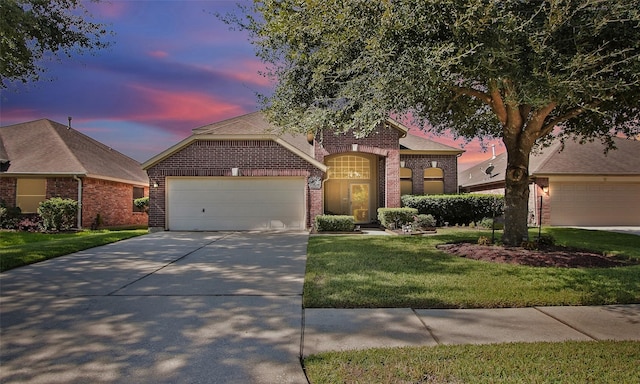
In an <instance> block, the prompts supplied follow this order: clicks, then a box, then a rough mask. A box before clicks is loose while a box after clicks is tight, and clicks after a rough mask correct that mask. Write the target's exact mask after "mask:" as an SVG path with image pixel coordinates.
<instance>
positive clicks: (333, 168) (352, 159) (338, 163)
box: [327, 155, 371, 180]
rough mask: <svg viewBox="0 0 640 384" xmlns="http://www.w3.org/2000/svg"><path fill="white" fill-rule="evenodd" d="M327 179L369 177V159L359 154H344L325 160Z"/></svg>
mask: <svg viewBox="0 0 640 384" xmlns="http://www.w3.org/2000/svg"><path fill="white" fill-rule="evenodd" d="M327 165H328V166H329V170H328V171H327V176H328V177H329V179H367V180H368V179H370V178H371V165H370V163H369V159H367V158H365V157H360V156H353V155H345V156H337V157H334V158H332V159H329V160H327Z"/></svg>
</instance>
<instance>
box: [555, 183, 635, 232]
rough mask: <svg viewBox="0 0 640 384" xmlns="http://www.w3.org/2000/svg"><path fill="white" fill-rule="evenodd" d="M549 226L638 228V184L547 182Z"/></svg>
mask: <svg viewBox="0 0 640 384" xmlns="http://www.w3.org/2000/svg"><path fill="white" fill-rule="evenodd" d="M549 189H550V194H551V195H550V196H551V224H552V225H585V226H589V225H592V226H594V225H595V226H598V225H640V183H617V182H615V183H614V182H610V183H607V182H553V181H552V182H551V184H550V188H549Z"/></svg>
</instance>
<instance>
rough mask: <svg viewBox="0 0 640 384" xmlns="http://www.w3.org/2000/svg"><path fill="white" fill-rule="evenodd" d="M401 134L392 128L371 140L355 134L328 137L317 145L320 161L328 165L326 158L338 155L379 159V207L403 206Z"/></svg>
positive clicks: (373, 133)
mask: <svg viewBox="0 0 640 384" xmlns="http://www.w3.org/2000/svg"><path fill="white" fill-rule="evenodd" d="M400 135H401V133H400V131H398V130H396V129H395V128H391V127H380V128H378V129H376V130H375V131H373V132H372V133H371V134H370V135H369V136H367V137H364V138H356V137H355V135H354V134H353V132H347V133H340V134H335V133H334V132H327V133H325V134H324V135H323V136H322V137H321V138H320V140H316V142H315V155H316V159H317V160H318V161H320V162H322V163H324V159H325V157H327V156H329V155H333V154H338V153H346V152H354V148H353V146H352V145H353V144H357V145H358V148H357V151H356V152H361V153H370V154H374V155H377V156H378V159H379V163H378V191H377V192H378V200H379V201H378V205H379V206H380V207H399V206H400V144H399V142H398V140H399V139H400Z"/></svg>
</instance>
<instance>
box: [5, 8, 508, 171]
mask: <svg viewBox="0 0 640 384" xmlns="http://www.w3.org/2000/svg"><path fill="white" fill-rule="evenodd" d="M236 3H238V1H235V0H234V1H216V0H210V1H199V0H188V1H174V0H138V1H129V0H111V1H102V2H101V3H98V4H93V3H88V9H89V10H90V12H91V14H92V15H93V19H92V20H93V21H96V22H100V23H104V24H107V26H108V29H110V30H111V31H113V32H114V35H113V36H112V37H110V38H109V41H111V42H112V45H111V47H109V48H107V49H104V50H100V51H96V52H93V53H85V54H84V55H77V56H74V57H72V58H67V57H61V58H60V60H51V61H47V62H46V63H45V64H44V65H45V67H46V68H47V72H46V73H45V74H44V75H43V80H42V81H40V82H38V83H31V84H26V85H23V84H11V85H10V86H9V88H8V89H4V90H2V95H1V96H0V125H2V126H6V125H11V124H16V123H22V122H27V121H32V120H37V119H41V118H48V119H51V120H54V121H57V122H59V123H62V124H67V121H68V116H71V117H72V123H71V124H72V126H73V128H75V129H77V130H79V131H81V132H83V133H85V134H87V135H88V136H91V137H93V138H94V139H96V140H99V141H101V142H103V143H104V144H106V145H109V146H111V147H112V148H114V149H116V150H118V151H120V152H122V153H124V154H126V155H128V156H130V157H132V158H134V159H136V160H138V161H140V162H144V161H145V160H147V159H149V158H151V157H152V156H154V155H156V154H157V153H159V152H161V151H163V150H164V149H166V148H168V147H170V146H172V145H174V144H176V143H177V142H178V141H180V140H182V139H184V138H185V137H187V136H189V135H190V134H191V130H192V129H194V128H198V127H200V126H203V125H206V124H210V123H213V122H216V121H219V120H223V119H226V118H230V117H234V116H237V115H241V114H244V113H249V112H253V111H256V110H257V109H258V108H259V105H258V100H257V97H256V93H269V91H270V90H271V89H272V88H273V84H271V83H270V82H269V81H268V79H266V78H265V77H263V76H261V75H260V74H259V73H258V72H259V71H260V70H262V69H264V64H263V63H262V62H261V61H260V60H259V59H258V58H257V57H256V56H255V52H254V49H253V46H252V45H251V44H250V43H249V39H248V35H247V33H246V32H243V31H238V30H230V28H229V26H228V25H226V24H224V23H223V22H222V21H220V20H219V19H218V18H217V17H216V16H215V14H216V13H221V14H226V13H228V12H237V6H236ZM426 135H427V136H428V137H429V138H432V139H434V140H435V141H438V142H441V143H443V144H447V145H451V146H455V147H462V146H463V144H464V143H463V142H462V141H453V140H452V139H451V138H449V137H447V136H439V137H437V136H433V135H432V134H429V133H426ZM496 148H497V152H498V153H499V152H503V151H504V149H503V147H502V145H501V143H500V142H497V141H496ZM463 149H465V150H466V152H465V154H464V155H463V156H462V157H461V158H460V160H459V167H460V169H465V168H468V167H469V166H471V165H472V164H473V163H476V162H478V161H481V160H484V159H486V158H487V157H488V156H490V153H483V152H482V150H481V148H480V144H479V143H478V142H477V141H473V142H472V143H470V144H468V145H466V146H464V147H463ZM489 152H490V151H489Z"/></svg>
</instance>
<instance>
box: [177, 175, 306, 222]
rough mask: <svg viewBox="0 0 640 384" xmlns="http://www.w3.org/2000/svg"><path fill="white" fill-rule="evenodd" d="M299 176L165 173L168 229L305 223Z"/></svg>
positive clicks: (303, 192)
mask: <svg viewBox="0 0 640 384" xmlns="http://www.w3.org/2000/svg"><path fill="white" fill-rule="evenodd" d="M305 207H306V204H305V180H304V178H286V177H278V178H273V177H271V178H254V177H193V178H186V177H175V178H167V222H168V229H169V230H178V231H222V230H255V229H304V228H305V217H306V210H305Z"/></svg>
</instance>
